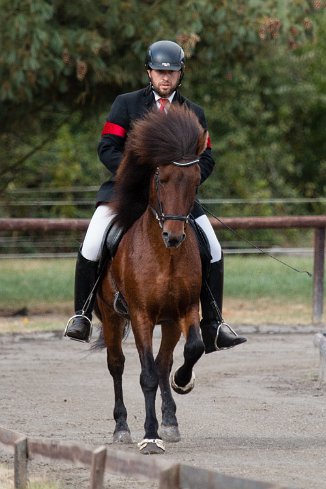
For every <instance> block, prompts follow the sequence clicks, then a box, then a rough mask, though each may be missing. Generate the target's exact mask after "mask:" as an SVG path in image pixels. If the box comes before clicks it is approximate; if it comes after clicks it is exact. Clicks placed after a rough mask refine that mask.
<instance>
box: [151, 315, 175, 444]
mask: <svg viewBox="0 0 326 489" xmlns="http://www.w3.org/2000/svg"><path fill="white" fill-rule="evenodd" d="M179 338H180V331H179V329H178V327H175V325H174V324H171V325H170V324H166V325H164V326H162V340H161V345H160V349H159V352H158V354H157V357H156V359H155V363H156V366H157V370H158V374H159V386H160V390H161V396H162V424H161V427H160V436H161V437H162V438H163V440H166V441H169V442H177V441H179V440H180V433H179V428H178V421H177V417H176V404H175V402H174V399H173V397H172V393H171V388H170V372H171V368H172V363H173V351H174V348H175V346H176V344H177V343H178V341H179Z"/></svg>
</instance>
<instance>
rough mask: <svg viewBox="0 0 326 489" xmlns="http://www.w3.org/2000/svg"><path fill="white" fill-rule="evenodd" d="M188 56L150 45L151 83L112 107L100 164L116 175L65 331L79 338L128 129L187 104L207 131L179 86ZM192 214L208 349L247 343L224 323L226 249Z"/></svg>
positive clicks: (85, 252)
mask: <svg viewBox="0 0 326 489" xmlns="http://www.w3.org/2000/svg"><path fill="white" fill-rule="evenodd" d="M184 68H185V60H184V52H183V49H182V48H181V47H180V46H179V45H178V44H176V43H175V42H172V41H165V40H164V41H158V42H155V43H154V44H152V45H151V46H150V47H149V49H148V52H147V56H146V69H147V74H148V77H149V82H150V83H149V85H148V86H147V87H146V88H143V89H141V90H137V91H135V92H131V93H126V94H122V95H119V96H118V97H117V98H116V99H115V101H114V102H113V105H112V107H111V110H110V113H109V115H108V117H107V122H106V123H105V125H104V128H103V131H102V138H101V141H100V143H99V146H98V154H99V158H100V160H101V162H102V163H103V164H104V165H105V166H106V167H107V168H108V170H109V171H110V172H111V174H112V177H111V178H110V180H108V181H107V182H105V183H104V184H103V185H102V186H101V187H100V189H99V191H98V194H97V201H96V204H97V207H96V210H95V212H94V214H93V217H92V219H91V221H90V224H89V227H88V230H87V233H86V236H85V238H84V241H83V244H82V247H81V249H80V251H79V253H78V258H77V263H76V274H75V315H74V316H73V317H72V318H71V319H70V320H69V322H68V325H67V327H66V330H65V335H66V336H68V337H70V338H71V339H74V340H78V341H89V340H90V335H91V320H92V309H93V305H94V302H95V296H96V293H95V290H96V285H97V282H98V278H99V273H100V267H99V261H100V259H101V256H102V252H103V247H105V246H106V243H105V241H106V240H105V238H106V233H107V229H108V227H109V226H110V223H111V222H112V220H113V218H114V213H113V211H112V210H111V209H110V206H109V205H108V203H110V202H112V201H113V199H114V182H115V174H116V172H117V169H118V167H119V164H120V162H121V160H122V156H123V152H124V147H125V142H126V139H127V137H128V131H129V130H130V128H131V126H132V124H133V122H134V121H136V120H137V119H139V118H141V117H142V116H144V114H146V113H147V112H148V111H149V110H152V109H153V108H155V106H156V107H157V110H162V111H163V110H164V111H168V110H169V105H170V104H181V105H183V104H185V105H186V106H187V107H188V108H190V109H191V110H192V111H193V112H194V113H195V114H196V116H197V118H198V120H199V122H200V124H201V125H202V126H203V128H204V129H207V123H206V118H205V113H204V111H203V109H202V108H201V107H200V106H199V105H196V104H194V103H193V102H191V101H190V100H188V99H186V98H185V97H183V96H182V95H181V93H180V91H179V90H178V87H179V86H180V85H181V80H182V78H183V75H184ZM214 164H215V162H214V159H213V157H212V150H211V143H210V139H209V137H208V140H207V147H206V149H205V151H204V152H203V153H202V154H201V155H200V161H199V165H200V169H201V183H203V182H204V181H205V180H206V179H207V178H208V177H209V175H210V174H211V173H212V170H213V167H214ZM191 214H192V217H193V219H194V226H195V228H196V229H197V233H198V234H199V235H200V234H202V233H204V238H202V239H201V240H200V241H203V239H204V241H205V242H206V243H207V244H206V247H207V250H206V255H208V256H209V260H208V262H209V263H208V267H207V265H206V264H205V266H204V265H203V285H202V291H201V308H202V320H201V323H200V328H201V331H202V338H203V342H204V345H205V353H211V352H213V351H216V350H221V349H227V348H232V347H234V346H236V345H238V344H240V343H243V342H245V341H246V338H244V337H242V336H238V335H237V334H236V333H235V332H234V330H233V329H232V328H231V327H230V326H229V325H228V324H227V323H225V322H224V321H223V317H222V303H223V281H224V272H223V253H222V250H221V246H220V243H219V241H218V239H217V237H216V235H215V232H214V230H213V228H212V226H211V224H210V221H209V219H208V218H207V216H206V215H205V213H204V211H203V209H202V207H201V205H200V203H199V202H198V201H196V203H195V205H194V208H193V209H192V212H191Z"/></svg>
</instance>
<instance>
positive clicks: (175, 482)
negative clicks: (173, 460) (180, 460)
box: [159, 464, 180, 489]
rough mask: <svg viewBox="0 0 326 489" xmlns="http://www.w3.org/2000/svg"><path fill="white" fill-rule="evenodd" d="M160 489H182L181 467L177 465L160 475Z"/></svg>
mask: <svg viewBox="0 0 326 489" xmlns="http://www.w3.org/2000/svg"><path fill="white" fill-rule="evenodd" d="M159 489H180V465H179V464H176V465H173V466H172V467H170V468H169V469H167V470H162V472H161V473H160V483H159Z"/></svg>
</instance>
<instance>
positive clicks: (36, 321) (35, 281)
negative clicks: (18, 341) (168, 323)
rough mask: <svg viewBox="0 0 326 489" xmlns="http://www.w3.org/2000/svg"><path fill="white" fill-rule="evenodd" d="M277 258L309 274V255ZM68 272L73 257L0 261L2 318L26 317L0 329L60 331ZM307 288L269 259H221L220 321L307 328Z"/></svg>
mask: <svg viewBox="0 0 326 489" xmlns="http://www.w3.org/2000/svg"><path fill="white" fill-rule="evenodd" d="M282 259H283V260H284V261H285V262H286V263H289V264H290V265H291V266H293V267H295V268H298V269H300V270H307V271H309V272H312V269H313V259H312V257H301V256H296V257H293V256H291V257H285V258H282ZM74 269H75V260H74V259H47V260H45V259H33V258H31V259H20V260H1V262H0V289H1V293H0V311H1V313H2V316H4V315H7V316H8V315H10V314H11V315H12V314H13V313H14V312H15V311H18V310H20V309H22V308H26V309H27V314H25V315H23V316H17V317H14V316H12V317H10V318H8V317H6V318H4V317H2V318H0V331H8V330H9V331H19V332H21V331H26V332H28V331H33V330H35V329H42V330H52V329H63V328H64V324H65V322H66V319H67V318H68V317H69V316H70V315H71V314H72V312H73V311H72V307H73V283H74ZM312 289H313V280H312V278H310V277H308V276H307V275H306V274H304V273H297V272H295V271H293V270H291V269H289V268H287V267H285V266H284V265H282V264H280V263H278V262H276V261H275V260H272V259H271V258H269V257H266V256H234V255H226V256H225V293H224V317H225V320H227V321H229V322H230V323H231V324H233V323H234V324H262V323H269V324H306V323H309V324H310V323H311V309H312ZM42 314H43V316H41V315H42ZM51 314H52V316H51ZM53 315H54V316H53Z"/></svg>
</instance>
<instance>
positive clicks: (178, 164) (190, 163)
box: [171, 159, 199, 166]
mask: <svg viewBox="0 0 326 489" xmlns="http://www.w3.org/2000/svg"><path fill="white" fill-rule="evenodd" d="M171 163H172V165H175V166H191V165H194V164H195V163H199V159H197V160H192V161H187V162H185V163H180V161H171Z"/></svg>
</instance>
